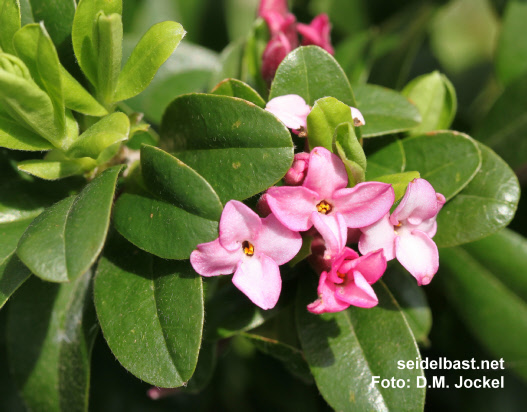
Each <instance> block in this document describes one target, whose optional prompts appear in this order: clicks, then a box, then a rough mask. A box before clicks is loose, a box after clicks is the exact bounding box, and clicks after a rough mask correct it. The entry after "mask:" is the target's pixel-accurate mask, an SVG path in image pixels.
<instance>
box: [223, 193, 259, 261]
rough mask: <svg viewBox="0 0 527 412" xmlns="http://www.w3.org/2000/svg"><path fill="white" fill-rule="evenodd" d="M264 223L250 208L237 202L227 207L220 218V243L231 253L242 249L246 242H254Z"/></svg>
mask: <svg viewBox="0 0 527 412" xmlns="http://www.w3.org/2000/svg"><path fill="white" fill-rule="evenodd" d="M261 227H262V221H261V219H260V217H259V216H258V215H257V214H256V213H255V212H253V211H252V210H251V209H250V208H249V207H248V206H246V205H245V204H243V203H242V202H238V201H237V200H230V201H229V202H227V204H226V205H225V208H224V209H223V212H222V213H221V218H220V237H219V239H220V243H221V245H222V246H223V247H224V248H225V249H227V250H230V251H234V250H237V249H241V245H242V243H243V242H244V241H246V240H247V241H252V240H254V239H255V238H256V237H257V236H258V233H259V232H260V229H261Z"/></svg>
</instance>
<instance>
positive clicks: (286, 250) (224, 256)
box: [190, 200, 302, 309]
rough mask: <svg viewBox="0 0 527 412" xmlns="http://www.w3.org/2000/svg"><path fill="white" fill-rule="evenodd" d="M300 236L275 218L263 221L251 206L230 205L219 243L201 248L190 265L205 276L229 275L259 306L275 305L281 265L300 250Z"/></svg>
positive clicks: (217, 240) (280, 283)
mask: <svg viewBox="0 0 527 412" xmlns="http://www.w3.org/2000/svg"><path fill="white" fill-rule="evenodd" d="M301 246H302V238H301V236H300V234H298V233H296V232H293V231H291V230H289V229H287V228H285V227H284V226H283V225H282V224H281V223H280V222H279V221H278V220H277V219H276V218H275V217H274V216H273V215H269V216H268V217H266V218H264V219H261V218H260V217H259V216H258V215H257V214H256V213H254V212H253V211H252V210H251V209H250V208H249V207H248V206H246V205H245V204H243V203H241V202H238V201H236V200H231V201H229V202H228V203H227V204H226V205H225V208H224V209H223V213H222V214H221V219H220V235H219V237H218V239H216V240H214V241H212V242H209V243H202V244H200V245H198V248H197V250H195V251H193V252H192V254H191V255H190V263H191V264H192V267H193V268H194V270H195V271H196V272H198V273H199V274H200V275H202V276H217V275H227V274H230V273H233V272H234V276H233V278H232V282H233V283H234V285H235V286H236V287H237V288H238V289H240V290H241V291H242V292H243V293H244V294H245V295H247V297H248V298H249V299H250V300H251V301H252V302H253V303H254V304H255V305H257V306H259V307H261V308H262V309H271V308H273V307H274V306H275V305H276V302H277V301H278V297H279V296H280V290H281V288H282V279H281V277H280V271H279V269H278V265H283V264H284V263H287V262H289V261H290V260H291V259H293V257H295V255H296V254H297V253H298V251H299V250H300V247H301Z"/></svg>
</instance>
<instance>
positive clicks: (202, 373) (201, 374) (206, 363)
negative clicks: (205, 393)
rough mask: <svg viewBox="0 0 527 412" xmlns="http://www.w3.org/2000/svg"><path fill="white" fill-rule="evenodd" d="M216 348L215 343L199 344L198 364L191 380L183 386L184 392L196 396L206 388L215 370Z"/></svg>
mask: <svg viewBox="0 0 527 412" xmlns="http://www.w3.org/2000/svg"><path fill="white" fill-rule="evenodd" d="M217 346H218V343H217V342H211V341H203V342H202V343H201V348H200V349H199V357H198V363H197V365H196V369H195V371H194V374H193V375H192V378H191V379H190V380H189V381H188V383H187V385H186V386H185V392H190V393H192V394H198V393H200V392H201V391H202V390H203V389H205V388H206V387H207V385H208V384H209V382H210V380H211V379H212V376H213V374H214V370H215V369H216V362H217V360H216V359H217V353H216V352H217Z"/></svg>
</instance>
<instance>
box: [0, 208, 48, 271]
mask: <svg viewBox="0 0 527 412" xmlns="http://www.w3.org/2000/svg"><path fill="white" fill-rule="evenodd" d="M28 212H29V211H28ZM39 213H40V211H38V209H37V211H35V212H34V215H33V216H31V214H30V212H29V213H28V216H17V217H18V219H17V217H16V216H12V215H11V216H10V215H9V214H8V213H6V214H2V215H1V219H2V220H3V221H1V223H0V264H4V263H5V262H6V261H7V260H8V259H9V258H10V256H11V255H12V254H13V253H14V252H15V250H16V245H17V243H18V240H19V239H20V236H22V234H23V233H24V232H25V230H26V229H27V227H28V226H29V224H30V223H31V221H32V220H33V218H34V217H35V216H37V215H38V214H39Z"/></svg>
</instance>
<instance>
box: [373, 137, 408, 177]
mask: <svg viewBox="0 0 527 412" xmlns="http://www.w3.org/2000/svg"><path fill="white" fill-rule="evenodd" d="M364 149H365V152H366V158H367V159H368V167H367V169H366V180H375V179H376V178H377V177H379V176H385V175H391V174H396V173H401V172H403V171H404V168H405V167H406V154H405V152H404V146H403V144H402V142H401V140H400V139H398V138H397V137H395V136H383V137H379V138H377V139H368V140H364Z"/></svg>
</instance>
